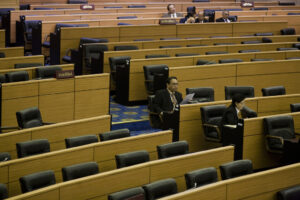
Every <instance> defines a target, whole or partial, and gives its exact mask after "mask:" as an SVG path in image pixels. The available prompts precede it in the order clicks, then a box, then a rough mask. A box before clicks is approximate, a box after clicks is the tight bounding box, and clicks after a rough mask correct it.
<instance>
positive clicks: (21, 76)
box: [5, 71, 29, 83]
mask: <svg viewBox="0 0 300 200" xmlns="http://www.w3.org/2000/svg"><path fill="white" fill-rule="evenodd" d="M5 76H6V82H8V83H11V82H19V81H28V80H29V74H28V72H27V71H18V72H9V73H7V74H5Z"/></svg>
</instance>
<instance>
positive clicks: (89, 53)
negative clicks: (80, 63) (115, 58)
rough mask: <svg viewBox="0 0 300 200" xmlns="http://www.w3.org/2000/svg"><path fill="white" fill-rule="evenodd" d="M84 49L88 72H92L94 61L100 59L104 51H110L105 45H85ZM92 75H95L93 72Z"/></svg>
mask: <svg viewBox="0 0 300 200" xmlns="http://www.w3.org/2000/svg"><path fill="white" fill-rule="evenodd" d="M82 48H83V57H84V63H85V67H86V69H88V70H92V69H91V68H92V62H93V59H95V60H98V59H100V55H101V54H102V53H103V52H104V51H108V47H107V45H104V44H94V45H83V46H82ZM102 71H103V69H102V70H100V72H102ZM91 73H93V71H91Z"/></svg>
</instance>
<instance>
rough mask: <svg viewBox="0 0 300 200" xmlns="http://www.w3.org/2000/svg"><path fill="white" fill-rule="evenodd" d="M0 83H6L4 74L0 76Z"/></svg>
mask: <svg viewBox="0 0 300 200" xmlns="http://www.w3.org/2000/svg"><path fill="white" fill-rule="evenodd" d="M0 83H6V77H5V74H0Z"/></svg>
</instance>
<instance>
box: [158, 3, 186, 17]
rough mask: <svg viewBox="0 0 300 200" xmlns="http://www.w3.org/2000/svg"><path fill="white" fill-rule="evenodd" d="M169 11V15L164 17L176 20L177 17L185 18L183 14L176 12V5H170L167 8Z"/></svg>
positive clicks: (166, 14)
mask: <svg viewBox="0 0 300 200" xmlns="http://www.w3.org/2000/svg"><path fill="white" fill-rule="evenodd" d="M167 9H168V13H165V14H163V16H162V17H170V18H176V17H182V16H183V15H182V14H181V13H177V12H176V9H175V5H174V4H169V5H168V6H167Z"/></svg>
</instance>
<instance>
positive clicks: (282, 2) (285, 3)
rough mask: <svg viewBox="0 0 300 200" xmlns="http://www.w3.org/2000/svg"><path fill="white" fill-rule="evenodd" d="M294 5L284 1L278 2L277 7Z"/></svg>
mask: <svg viewBox="0 0 300 200" xmlns="http://www.w3.org/2000/svg"><path fill="white" fill-rule="evenodd" d="M295 4H296V3H295V2H285V1H279V2H278V5H279V6H294V5H295Z"/></svg>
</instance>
